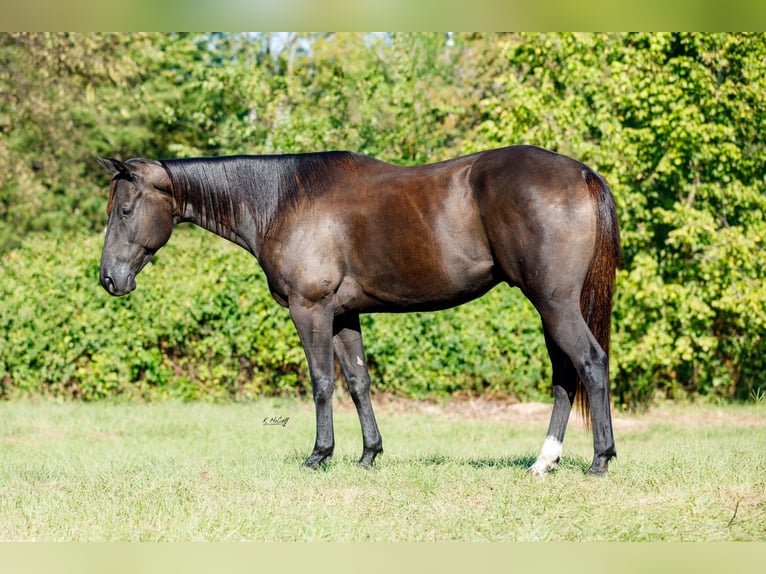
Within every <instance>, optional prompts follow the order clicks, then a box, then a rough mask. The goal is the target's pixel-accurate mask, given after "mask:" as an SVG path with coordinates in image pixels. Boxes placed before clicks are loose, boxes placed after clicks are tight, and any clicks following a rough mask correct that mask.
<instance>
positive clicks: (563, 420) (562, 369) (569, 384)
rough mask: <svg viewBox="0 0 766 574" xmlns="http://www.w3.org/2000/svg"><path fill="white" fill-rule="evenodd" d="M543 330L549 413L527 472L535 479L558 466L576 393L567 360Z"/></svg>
mask: <svg viewBox="0 0 766 574" xmlns="http://www.w3.org/2000/svg"><path fill="white" fill-rule="evenodd" d="M544 331H545V344H546V346H547V347H548V355H549V356H550V359H551V364H552V365H553V413H552V414H551V421H550V424H549V425H548V434H547V435H546V437H545V442H544V443H543V447H542V449H541V450H540V454H539V456H538V457H537V460H536V461H535V463H534V464H533V465H532V466H531V467H530V469H529V471H530V472H531V473H532V474H535V475H537V476H544V475H545V473H546V472H548V471H549V470H552V469H554V468H556V467H557V466H558V463H559V461H560V459H561V452H562V444H563V442H564V434H565V433H566V430H567V422H569V413H570V412H571V410H572V403H573V402H574V398H575V393H576V391H577V372H576V371H575V369H574V366H573V365H572V361H570V360H569V357H567V356H566V354H565V353H564V352H563V351H562V350H561V349H560V348H559V346H558V344H557V343H556V342H555V341H554V340H553V338H552V337H551V336H550V334H549V333H548V330H547V329H544Z"/></svg>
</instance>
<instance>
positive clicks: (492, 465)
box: [286, 453, 590, 474]
mask: <svg viewBox="0 0 766 574" xmlns="http://www.w3.org/2000/svg"><path fill="white" fill-rule="evenodd" d="M535 460H536V457H535V456H533V455H522V456H505V457H499V458H460V457H453V456H445V455H441V454H431V455H425V456H417V457H414V458H399V457H395V458H388V459H386V458H385V457H384V456H381V457H380V458H379V459H378V460H377V461H376V464H375V466H374V467H373V469H374V468H376V467H377V468H380V467H381V466H403V465H407V466H410V465H422V466H447V465H455V466H470V467H472V468H476V469H494V470H502V469H506V468H516V469H520V470H524V471H526V470H529V468H530V467H531V466H532V465H533V464H534V462H535ZM286 461H287V462H289V463H290V464H293V463H294V464H295V465H296V466H299V465H302V464H303V462H304V461H305V454H303V453H300V454H299V453H293V454H291V455H290V456H289V457H288V458H287V459H286ZM336 466H341V467H342V466H357V459H356V458H354V457H351V456H343V455H341V456H337V457H333V458H330V459H328V460H326V461H325V462H323V463H322V464H321V465H320V466H319V468H317V469H314V470H318V471H320V472H326V471H328V470H331V469H332V468H333V467H336ZM360 468H363V467H360ZM364 468H365V470H370V469H368V468H366V467H364ZM588 468H590V462H588V460H586V459H585V458H583V457H579V456H576V457H569V456H565V457H563V458H562V459H561V462H560V463H559V466H558V468H557V469H555V470H553V471H552V472H556V470H575V471H580V472H582V473H583V474H585V473H586V472H587V471H588Z"/></svg>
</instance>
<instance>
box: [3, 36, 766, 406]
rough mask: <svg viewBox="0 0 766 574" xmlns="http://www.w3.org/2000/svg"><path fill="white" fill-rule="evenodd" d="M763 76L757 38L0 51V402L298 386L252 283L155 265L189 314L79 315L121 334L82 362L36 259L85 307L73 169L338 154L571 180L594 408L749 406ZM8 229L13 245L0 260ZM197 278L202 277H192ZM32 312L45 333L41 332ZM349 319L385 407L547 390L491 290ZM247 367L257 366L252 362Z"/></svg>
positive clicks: (140, 41) (90, 44) (532, 349)
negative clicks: (601, 244) (594, 219)
mask: <svg viewBox="0 0 766 574" xmlns="http://www.w3.org/2000/svg"><path fill="white" fill-rule="evenodd" d="M280 43H281V44H282V45H281V47H280V46H279V44H280ZM765 60H766V35H764V34H762V33H753V34H750V33H748V34H730V33H716V34H707V33H706V34H699V33H630V34H625V33H619V34H590V33H589V34H574V33H565V34H537V33H535V34H458V33H456V34H451V35H449V36H447V35H445V34H434V33H428V34H344V33H332V34H290V35H287V36H279V35H276V34H22V33H6V34H0V64H1V65H0V253H3V252H4V253H6V255H5V260H4V262H3V266H4V271H3V275H0V281H2V291H3V292H4V293H6V294H7V295H6V296H5V298H4V299H3V301H2V302H0V313H2V315H3V317H4V319H3V325H4V326H11V327H13V329H15V330H14V331H8V332H9V333H10V334H9V335H8V337H11V338H10V339H9V340H12V341H13V344H14V345H18V350H9V349H10V347H9V345H5V346H4V347H3V349H2V353H3V356H4V357H6V358H5V359H4V361H6V363H5V364H6V367H5V368H6V372H5V374H4V377H5V380H6V386H7V387H8V388H18V389H22V388H23V389H28V390H29V389H32V388H39V386H40V384H41V382H40V381H46V382H45V383H44V384H43V387H44V388H46V389H50V388H55V389H57V390H56V392H57V393H59V392H62V393H63V392H67V393H70V394H75V395H77V394H78V393H79V394H83V393H80V391H78V390H77V389H75V388H74V387H71V385H72V384H74V383H72V381H77V380H79V379H78V377H80V375H77V373H78V372H80V371H79V370H82V371H83V372H85V373H90V374H87V375H83V377H84V378H85V379H88V381H89V382H88V383H87V384H86V387H87V388H88V389H89V390H88V393H92V395H93V396H94V397H95V396H107V395H110V394H114V393H115V392H116V393H129V392H133V391H129V389H133V388H134V387H133V386H130V387H128V386H126V385H128V384H129V383H128V381H130V384H131V385H132V384H133V383H139V382H141V384H139V385H138V387H136V388H138V389H139V390H137V391H135V392H137V393H139V394H146V393H149V394H151V393H153V392H155V391H154V390H157V389H159V390H160V391H161V392H162V393H169V394H174V395H182V396H189V397H191V396H195V395H196V394H200V395H205V396H208V395H217V394H220V395H221V396H224V395H225V396H241V395H247V396H249V395H251V394H257V393H259V392H261V390H264V392H269V393H274V392H276V393H280V392H288V391H286V389H291V388H293V389H294V388H300V389H304V390H305V385H306V382H305V371H304V368H303V366H302V355H301V354H300V352H299V351H297V350H296V349H297V343H296V339H295V336H294V335H293V333H292V330H291V328H290V327H289V325H288V321H287V320H286V319H285V317H286V315H278V316H279V317H282V318H281V319H280V320H279V321H277V320H276V319H269V321H272V323H268V322H267V323H266V325H268V326H271V328H272V329H273V333H271V334H270V335H269V336H268V337H267V336H266V335H265V334H264V335H263V338H262V339H259V340H258V341H255V340H253V339H252V335H250V334H249V333H250V332H251V331H252V330H257V329H258V327H259V325H260V323H259V321H261V320H265V319H263V317H266V316H268V317H272V315H271V313H275V312H277V311H274V310H273V309H274V306H273V304H272V303H271V302H270V301H269V302H268V303H267V302H266V299H267V297H266V296H265V295H263V296H261V295H259V296H258V297H259V298H258V299H257V301H258V303H257V306H256V307H253V305H256V303H255V302H254V300H253V301H250V300H249V299H248V301H247V302H246V303H242V302H240V301H239V299H238V298H239V297H241V296H242V295H241V294H240V291H238V289H239V290H242V289H243V288H242V286H241V285H240V284H239V282H240V281H246V282H247V283H248V285H249V284H256V285H258V286H259V287H258V289H259V291H258V292H259V293H264V292H265V291H264V287H263V279H262V276H261V273H260V270H258V268H257V265H256V264H255V263H254V262H252V261H250V260H247V262H246V263H244V262H243V263H242V264H241V267H240V266H239V265H240V264H237V265H233V264H232V263H231V261H230V260H229V257H233V256H231V255H229V254H228V252H223V251H221V252H219V250H218V248H210V249H211V253H212V255H211V257H210V258H209V261H207V262H205V263H203V262H202V261H195V260H194V259H193V258H191V256H187V255H185V249H184V248H183V247H178V248H177V250H174V249H176V248H173V249H170V248H169V249H167V250H166V251H163V252H161V254H160V257H159V262H157V263H155V265H153V266H152V270H155V271H159V270H161V269H165V267H164V266H165V265H169V266H170V265H174V259H176V258H178V259H179V263H178V264H179V265H181V266H180V267H178V269H184V270H185V272H184V276H185V277H184V279H177V281H183V282H182V283H180V284H179V287H184V286H187V282H190V283H188V286H189V289H186V290H184V289H179V290H178V291H177V292H178V296H177V300H178V301H179V304H180V305H186V304H187V303H185V302H184V301H185V299H186V298H187V294H186V293H188V299H189V302H188V304H189V305H191V306H193V307H194V308H195V309H208V311H207V312H209V313H210V317H207V316H206V315H205V316H202V317H192V316H190V315H189V314H188V313H184V312H180V311H179V310H178V309H177V308H174V309H172V310H171V309H165V308H164V307H162V306H161V304H160V302H161V301H162V300H161V299H156V300H155V299H154V297H155V295H156V296H157V297H160V295H162V296H164V295H165V294H166V293H167V292H169V290H170V291H172V289H171V287H172V285H171V284H166V283H165V282H164V281H165V280H162V281H160V282H159V284H161V285H162V289H160V290H159V292H157V291H155V290H153V289H146V290H141V291H139V292H138V293H136V294H135V295H132V296H131V298H130V299H128V300H126V301H124V302H115V301H109V302H108V303H104V305H103V309H102V308H99V309H97V311H98V312H99V313H102V314H106V315H110V316H111V315H112V314H114V316H122V317H123V320H124V325H125V326H124V327H122V328H121V329H122V331H121V332H122V336H124V337H126V338H125V339H115V341H118V340H119V342H120V344H119V345H116V344H115V346H114V348H111V347H110V348H107V347H106V346H103V347H98V349H99V350H94V349H95V347H93V348H91V347H92V345H94V344H95V343H93V342H92V341H96V338H97V337H96V335H97V334H98V335H99V336H100V335H101V334H103V333H101V331H97V332H96V334H94V335H93V338H92V339H87V337H88V336H86V335H83V334H82V333H81V331H82V330H83V329H85V327H84V325H85V324H86V322H87V324H88V325H91V326H90V327H88V328H89V329H93V327H92V324H94V323H93V322H92V321H91V319H92V317H91V316H90V312H85V313H84V315H86V316H87V317H84V318H82V319H81V321H82V322H81V323H77V322H76V321H75V322H73V319H72V318H71V317H75V319H77V317H76V316H75V315H72V313H74V310H72V309H69V310H67V307H68V306H72V305H73V303H71V302H68V301H69V300H68V299H67V300H63V299H61V298H55V297H53V295H52V292H53V291H55V290H54V289H53V288H52V287H50V286H46V284H44V283H42V281H43V280H44V278H45V277H46V276H47V275H51V274H53V270H54V269H57V268H58V267H59V266H62V267H63V261H62V260H61V258H60V256H59V254H58V253H56V249H60V248H61V247H59V246H64V245H65V244H66V245H67V248H68V249H69V250H71V251H72V252H73V257H74V258H75V260H79V261H80V265H81V267H80V268H79V271H73V270H72V269H74V268H73V267H71V266H69V267H67V268H68V269H69V270H70V271H69V272H70V273H72V274H73V275H77V273H82V272H83V269H85V270H87V273H89V274H90V275H88V277H89V282H85V280H84V279H82V278H80V277H74V276H73V277H72V278H71V279H70V281H71V289H69V290H68V292H69V297H70V298H71V301H72V302H74V304H80V303H77V302H78V301H79V298H82V299H83V301H84V302H83V303H82V305H89V304H90V302H91V301H104V296H103V294H102V293H101V292H100V291H99V289H100V288H99V287H98V285H97V283H96V280H95V266H96V263H95V262H96V261H97V255H96V254H95V253H96V252H97V251H98V247H97V246H96V245H95V243H92V242H93V241H94V240H92V239H89V238H87V237H86V238H85V239H84V241H85V242H86V244H87V245H88V247H87V248H88V249H90V250H92V251H93V252H94V253H93V254H91V255H89V256H88V257H89V259H88V258H86V257H85V254H84V252H81V251H80V249H85V247H82V246H80V247H78V246H77V245H74V247H73V243H80V242H82V241H83V236H82V235H76V237H77V239H76V240H75V241H74V242H73V241H72V240H71V239H65V238H71V237H75V236H74V235H71V234H72V233H73V232H74V231H75V230H76V231H82V232H85V233H86V234H89V233H91V232H93V233H95V232H97V231H100V230H101V229H102V228H103V225H104V220H103V206H104V202H105V197H104V196H105V191H104V186H105V184H106V182H107V176H106V174H105V173H102V171H100V170H99V168H98V166H97V165H96V163H95V162H94V161H93V159H92V158H93V156H95V155H99V154H102V155H115V156H118V157H123V158H124V157H131V156H138V155H143V156H148V157H177V156H192V155H215V154H230V153H283V152H300V151H316V150H323V149H350V150H353V151H357V152H361V153H366V154H369V155H373V156H377V157H380V158H381V159H384V160H388V161H391V162H394V163H400V164H413V163H420V162H427V161H436V160H440V159H445V158H447V157H451V156H455V155H458V154H459V153H466V152H472V151H477V150H481V149H487V148H491V147H496V146H501V145H508V144H516V143H531V144H536V145H540V146H544V147H547V148H550V149H554V150H557V151H560V152H562V153H565V154H567V155H570V156H572V157H575V158H578V159H580V160H582V161H584V162H586V163H588V164H589V165H591V166H592V167H594V168H595V169H597V170H598V171H600V172H601V173H603V174H604V175H605V176H606V178H607V180H608V181H609V182H610V185H611V187H612V189H613V192H614V194H615V197H616V201H617V205H618V215H619V218H620V224H621V231H622V239H623V268H622V270H621V271H620V273H619V277H618V285H617V294H616V301H615V313H614V341H615V342H614V345H613V349H614V352H613V360H612V380H613V394H614V396H615V398H616V401H617V402H618V403H619V404H621V405H624V406H628V407H641V406H644V405H646V404H648V403H649V402H650V401H651V400H652V399H653V398H654V397H656V396H657V395H663V396H670V397H679V396H688V395H692V396H694V395H706V396H711V397H717V398H725V399H732V398H734V399H741V400H747V399H748V397H751V396H758V393H759V392H761V391H760V389H763V388H764V386H766V385H765V384H764V377H763V374H762V373H763V372H764V366H766V365H764V364H763V360H762V359H761V353H760V349H761V347H762V344H763V340H764V337H765V336H766V330H765V325H764V322H765V321H766V319H765V317H766V313H764V311H766V289H764V286H763V282H764V272H763V271H762V265H761V264H760V260H761V255H762V253H763V249H764V247H763V242H764V238H766V222H765V221H764V216H763V213H764V210H765V209H766V194H764V187H765V186H766V178H765V177H764V174H765V173H766V153H764V151H765V150H766V100H765V99H764V98H763V94H764V93H766V75H764V74H763V73H762V72H763V62H764V61H765ZM40 233H43V234H46V235H47V238H45V239H41V235H40ZM28 234H33V235H29V239H28V240H27V244H26V245H25V247H24V248H22V249H20V250H18V251H9V249H11V248H13V247H17V246H18V245H19V244H20V243H22V242H23V241H24V240H25V237H27V236H28ZM190 236H191V237H194V238H195V241H197V239H196V236H194V235H190ZM199 241H202V240H199ZM67 242H68V243H67ZM179 243H180V242H179ZM201 245H202V244H201ZM204 245H207V243H205V244H204ZM46 249H47V250H49V251H51V252H52V253H49V252H48V251H46ZM207 249H208V248H205V249H203V251H204V250H207ZM222 253H226V255H222ZM241 257H245V258H246V256H245V255H241ZM78 258H79V259H78ZM86 261H90V263H86ZM165 261H167V262H168V263H165ZM83 266H84V267H83ZM221 266H223V267H221ZM245 269H246V270H247V271H245ZM186 270H188V271H194V272H193V273H191V272H187V271H186ZM198 276H199V277H198ZM13 277H15V279H13V281H15V282H14V283H11V282H9V281H10V279H11V278H13ZM210 277H217V278H219V279H220V281H219V283H207V284H206V287H204V288H203V287H202V284H199V285H198V284H197V283H196V282H198V281H209V280H210ZM22 278H23V280H22ZM203 278H206V279H203ZM59 279H61V278H59ZM81 279H82V281H81ZM25 281H28V283H25ZM142 281H147V279H143V276H142ZM168 281H170V279H168ZM191 287H194V288H191ZM197 288H199V291H197V290H196V289H197ZM82 289H86V290H85V291H82ZM205 289H207V291H205ZM43 293H44V294H45V295H44V296H43V295H42V294H43ZM51 297H53V298H52V299H50V298H51ZM50 301H54V302H55V303H51V302H50ZM267 309H268V310H267ZM17 310H18V311H17ZM22 311H23V313H22ZM94 312H95V311H94ZM18 313H21V315H19V317H17V316H16V315H17V314H18ZM48 315H50V323H49V324H50V325H58V327H51V328H46V327H45V326H44V325H46V324H48V323H46V322H45V321H44V320H43V317H47V316H48ZM20 317H26V319H23V320H26V321H28V325H27V328H28V329H29V330H28V331H24V330H23V329H22V328H21V327H20V325H21V324H22V323H20V321H22V319H21V318H20ZM146 317H151V318H160V317H161V318H162V320H161V323H162V324H163V327H162V329H164V330H162V329H160V327H159V325H157V326H152V327H151V329H150V330H149V331H146V332H145V333H144V334H143V335H141V337H139V339H140V342H135V341H134V342H132V343H128V342H127V341H128V339H127V336H128V333H129V332H130V331H131V330H132V329H136V325H137V324H139V323H141V324H143V323H142V321H144V320H145V318H146ZM86 319H87V321H86ZM78 320H79V319H78ZM151 321H152V319H149V320H148V324H149V325H152V322H151ZM365 321H366V326H367V331H372V333H369V332H368V333H367V343H368V348H369V349H370V352H369V355H370V357H369V359H370V362H371V364H372V366H373V368H374V370H375V377H376V379H377V381H378V383H379V384H381V385H383V386H384V387H385V388H388V389H391V390H395V391H396V392H398V393H402V394H407V395H417V396H419V395H422V394H429V393H437V394H439V393H453V392H468V393H480V392H481V393H486V392H491V393H494V392H498V393H499V392H513V393H516V394H520V395H522V396H536V395H537V394H539V392H540V391H541V390H542V389H547V388H548V385H549V383H548V382H547V380H546V379H547V378H548V376H549V373H548V367H547V356H546V355H545V352H544V347H543V345H542V340H541V337H540V336H539V326H538V320H537V316H536V313H535V312H534V310H532V309H531V308H530V307H529V306H528V304H527V303H526V302H525V301H524V300H523V298H522V297H521V296H520V295H519V294H518V293H515V292H513V291H509V290H505V289H500V290H497V291H496V292H493V293H491V294H489V295H488V296H487V297H485V298H483V299H482V300H481V301H479V302H476V303H473V304H471V305H469V306H467V307H465V308H461V309H455V310H451V311H446V312H443V313H439V314H435V315H415V316H403V317H388V316H375V317H370V318H366V319H365ZM95 323H96V324H101V323H100V322H99V321H96V322H95ZM277 324H278V325H279V328H278V329H276V328H275V327H276V325H277ZM75 325H80V327H77V328H75V327H74V326H75ZM205 325H208V327H205ZM4 328H5V327H4ZM9 328H10V327H9ZM142 328H144V329H147V328H148V327H146V325H144V327H142ZM206 328H207V329H209V330H207V331H206V330H205V329H206ZM72 329H73V330H72ZM24 333H27V334H24ZM30 333H33V334H34V335H35V336H34V337H32V338H28V335H29V334H30ZM130 334H133V333H130ZM506 334H507V338H506ZM259 336H260V335H259ZM12 337H20V338H19V339H18V340H16V339H13V338H12ZM82 337H85V338H86V339H87V340H88V343H87V344H84V343H82V342H81V339H82ZM48 339H50V340H48ZM110 340H111V339H110V338H109V337H104V341H110ZM405 342H406V343H405ZM70 343H72V344H73V346H72V347H69V346H68V345H69V344H70ZM99 344H100V345H106V343H105V342H104V343H99ZM78 345H79V346H78ZM264 349H274V351H273V352H274V353H276V354H275V355H274V356H273V357H272V355H270V354H269V353H271V352H272V351H264ZM278 349H282V350H281V351H277V350H278ZM256 351H257V352H256ZM279 353H281V355H279ZM48 355H50V356H48ZM54 355H55V356H54ZM288 355H289V356H288ZM262 356H263V357H269V358H268V361H267V362H266V363H263V364H260V363H255V362H253V361H259V360H261V359H257V358H256V357H262ZM263 360H264V361H266V360H267V359H263ZM21 364H25V365H27V366H26V367H24V368H23V369H22V370H21V371H19V370H18V368H21V367H20V366H19V365H21ZM11 365H12V366H13V369H11ZM85 365H87V366H85ZM9 369H10V370H9ZM24 369H26V371H25V370H24ZM35 369H36V370H35ZM46 369H47V370H46ZM271 370H273V372H271ZM49 371H50V372H51V373H52V372H54V371H55V374H50V373H49ZM11 372H12V373H13V376H12V377H11V375H10V374H9V373H11ZM22 373H24V374H22ZM72 373H75V375H72ZM95 373H100V374H99V375H98V376H97V375H96V374H95ZM235 373H236V374H235ZM511 373H515V374H511ZM73 377H74V378H73ZM88 377H90V378H88ZM99 377H101V378H99ZM259 377H264V378H263V380H261V379H260V378H259ZM83 380H84V379H83ZM8 381H10V382H8ZM22 381H23V382H22ZM67 385H70V386H67ZM98 385H101V387H100V389H101V390H97V389H98V388H99V387H98ZM296 385H297V387H296ZM70 387H71V388H70ZM158 392H159V391H158ZM290 392H296V391H290ZM545 392H547V391H545Z"/></svg>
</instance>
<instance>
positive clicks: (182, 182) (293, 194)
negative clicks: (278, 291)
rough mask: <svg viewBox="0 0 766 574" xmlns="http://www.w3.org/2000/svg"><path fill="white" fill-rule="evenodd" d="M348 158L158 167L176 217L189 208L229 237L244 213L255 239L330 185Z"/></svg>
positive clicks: (203, 161)
mask: <svg viewBox="0 0 766 574" xmlns="http://www.w3.org/2000/svg"><path fill="white" fill-rule="evenodd" d="M353 158H354V154H352V153H350V152H336V151H333V152H321V153H307V154H289V155H237V156H223V157H211V158H191V159H168V160H164V161H162V162H161V163H162V165H163V167H164V168H165V169H166V170H167V172H168V175H169V176H170V181H171V184H172V186H173V196H174V197H175V199H176V202H177V204H178V211H179V212H180V213H184V210H185V209H186V207H187V206H189V205H190V206H192V207H194V208H195V210H196V211H197V212H198V213H199V216H200V218H201V219H202V221H207V222H209V223H211V224H213V225H212V229H214V230H215V231H216V232H217V233H219V234H221V235H224V236H228V235H229V234H230V232H231V230H232V229H233V228H234V226H235V225H236V224H237V222H239V221H240V220H241V218H242V214H241V212H240V210H241V209H243V208H246V209H247V210H248V211H249V214H250V216H251V217H252V219H253V221H254V222H255V225H256V228H257V230H258V233H259V235H261V236H262V235H263V234H264V233H266V232H267V230H268V228H269V226H270V225H271V223H272V222H273V221H274V218H275V217H276V215H277V214H278V213H279V211H280V210H281V209H282V208H283V207H284V206H285V205H288V204H295V203H296V202H297V201H298V200H299V199H301V198H302V197H312V196H316V195H318V194H321V193H322V192H323V191H324V190H325V189H327V187H328V185H329V184H330V183H331V182H332V181H333V180H334V177H335V176H334V175H333V174H334V173H335V169H336V167H337V166H339V165H342V164H345V165H348V164H349V163H350V162H351V161H352V159H353Z"/></svg>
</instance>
